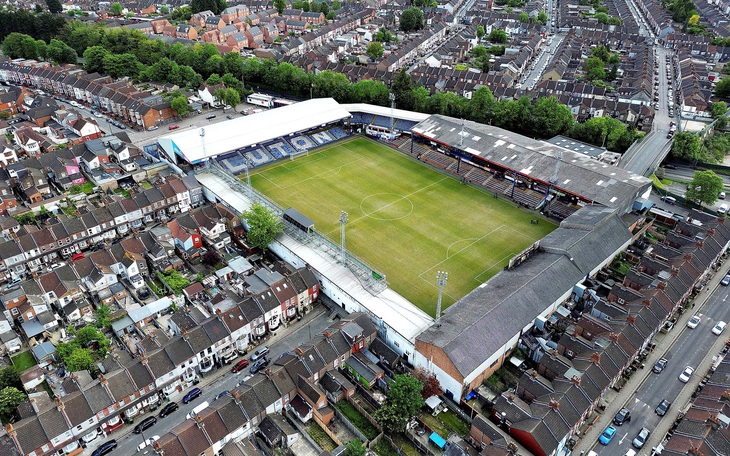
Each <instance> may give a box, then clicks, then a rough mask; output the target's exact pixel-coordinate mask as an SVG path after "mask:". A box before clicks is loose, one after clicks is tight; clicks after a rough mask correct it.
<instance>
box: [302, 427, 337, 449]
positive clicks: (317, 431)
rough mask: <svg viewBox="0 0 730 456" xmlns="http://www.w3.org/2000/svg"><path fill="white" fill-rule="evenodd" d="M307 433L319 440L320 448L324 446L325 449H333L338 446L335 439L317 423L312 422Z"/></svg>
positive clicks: (313, 438)
mask: <svg viewBox="0 0 730 456" xmlns="http://www.w3.org/2000/svg"><path fill="white" fill-rule="evenodd" d="M307 434H309V436H310V437H311V438H312V440H314V441H315V442H317V445H319V447H320V448H322V449H323V450H324V451H332V450H334V449H335V448H337V445H335V441H334V440H332V439H331V438H330V436H328V435H327V434H326V433H325V432H324V431H323V430H322V428H320V427H319V425H317V423H314V422H313V423H312V424H311V425H310V426H309V428H308V429H307Z"/></svg>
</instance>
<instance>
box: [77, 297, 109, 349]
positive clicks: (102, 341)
mask: <svg viewBox="0 0 730 456" xmlns="http://www.w3.org/2000/svg"><path fill="white" fill-rule="evenodd" d="M107 310H108V309H107ZM102 314H103V311H102ZM102 318H104V317H103V315H102ZM107 319H108V317H107ZM97 324H98V320H97ZM72 342H73V343H74V344H75V346H76V347H80V348H85V349H91V348H92V347H96V348H94V350H96V352H97V354H98V355H99V357H100V358H104V357H105V356H106V354H107V351H108V350H109V345H110V344H111V341H109V339H108V338H107V337H106V336H105V335H104V333H102V332H101V331H99V329H97V328H96V327H94V326H84V327H83V328H81V329H79V330H78V331H77V332H76V336H75V337H74V339H73V341H72Z"/></svg>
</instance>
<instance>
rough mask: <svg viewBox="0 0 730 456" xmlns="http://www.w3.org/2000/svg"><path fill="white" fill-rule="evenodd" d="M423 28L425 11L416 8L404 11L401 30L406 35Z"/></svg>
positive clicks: (401, 16) (401, 18) (401, 17)
mask: <svg viewBox="0 0 730 456" xmlns="http://www.w3.org/2000/svg"><path fill="white" fill-rule="evenodd" d="M422 28H423V11H421V9H420V8H417V7H415V6H413V7H411V8H408V9H407V10H405V11H403V12H402V13H401V15H400V29H401V30H403V31H404V32H406V33H409V32H415V31H417V30H421V29H422Z"/></svg>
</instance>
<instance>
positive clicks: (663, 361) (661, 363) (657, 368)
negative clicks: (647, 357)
mask: <svg viewBox="0 0 730 456" xmlns="http://www.w3.org/2000/svg"><path fill="white" fill-rule="evenodd" d="M665 367H667V358H659V360H658V361H657V362H656V364H654V367H652V369H651V371H652V372H654V373H655V374H659V373H661V372H662V371H663V370H664V368H665Z"/></svg>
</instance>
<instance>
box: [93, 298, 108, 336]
mask: <svg viewBox="0 0 730 456" xmlns="http://www.w3.org/2000/svg"><path fill="white" fill-rule="evenodd" d="M110 316H111V311H110V310H109V306H107V305H104V304H99V307H97V308H96V311H95V312H94V325H96V327H97V328H99V329H102V330H103V329H105V328H109V327H111V324H112V322H111V320H110V318H109V317H110Z"/></svg>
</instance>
